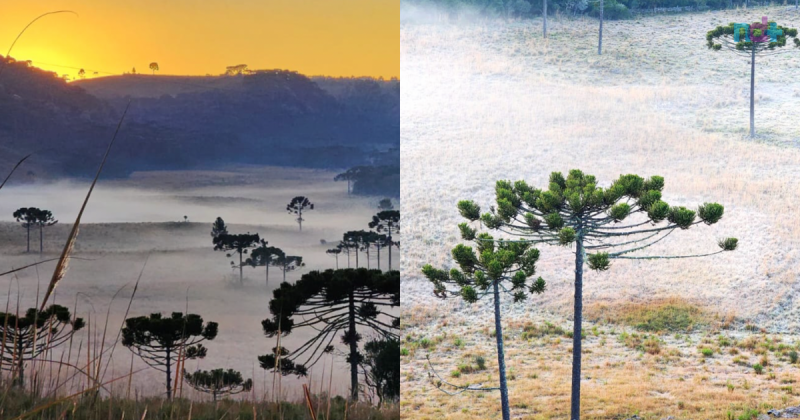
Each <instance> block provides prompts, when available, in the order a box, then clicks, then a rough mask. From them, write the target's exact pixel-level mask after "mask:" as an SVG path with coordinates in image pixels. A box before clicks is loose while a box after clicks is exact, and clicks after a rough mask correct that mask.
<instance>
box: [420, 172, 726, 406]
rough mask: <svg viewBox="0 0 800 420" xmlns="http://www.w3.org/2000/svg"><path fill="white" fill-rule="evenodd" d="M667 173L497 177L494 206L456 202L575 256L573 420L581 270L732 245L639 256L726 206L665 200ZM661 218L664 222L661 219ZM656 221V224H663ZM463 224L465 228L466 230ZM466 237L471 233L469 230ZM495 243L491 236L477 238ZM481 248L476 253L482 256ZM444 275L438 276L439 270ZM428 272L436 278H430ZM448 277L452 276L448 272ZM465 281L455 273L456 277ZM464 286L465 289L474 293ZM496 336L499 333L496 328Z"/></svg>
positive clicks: (486, 220) (497, 226)
mask: <svg viewBox="0 0 800 420" xmlns="http://www.w3.org/2000/svg"><path fill="white" fill-rule="evenodd" d="M663 188H664V178H662V177H660V176H652V177H650V178H649V179H644V178H642V177H640V176H638V175H621V176H620V177H619V178H618V179H617V180H615V181H614V182H613V183H611V185H610V186H609V187H608V188H605V189H604V188H599V187H598V186H597V180H596V179H595V177H594V176H592V175H585V174H584V173H583V172H581V171H579V170H572V171H570V172H569V175H568V176H567V177H566V178H564V176H562V175H561V173H560V172H553V173H552V174H551V175H550V183H549V185H548V189H547V190H541V189H536V188H533V187H531V186H529V185H528V184H527V183H525V181H516V182H514V183H511V182H510V181H497V184H496V186H495V194H496V207H492V208H491V211H490V212H488V213H484V214H481V213H480V207H479V206H478V205H477V204H475V203H474V202H472V201H461V202H459V203H458V206H459V210H460V211H461V215H462V216H464V217H465V218H467V219H468V220H470V221H478V220H480V221H481V223H482V224H483V225H484V226H486V227H487V228H489V229H494V230H498V231H500V232H503V233H506V234H512V235H515V236H516V237H517V239H516V240H515V241H514V242H511V241H503V242H502V244H503V246H511V245H512V244H518V245H517V246H521V245H536V244H547V245H556V246H566V247H572V248H573V250H574V254H575V302H574V304H575V307H574V326H573V339H572V340H573V344H572V405H571V416H570V419H573V420H579V419H580V384H581V383H580V379H581V322H582V319H583V317H582V314H583V268H584V264H588V266H589V268H590V269H592V270H596V271H605V270H608V269H609V268H610V262H611V261H612V260H615V259H636V260H651V259H673V258H692V257H704V256H710V255H716V254H719V253H721V252H725V251H732V250H734V249H736V246H737V240H736V238H727V239H721V240H719V241H718V242H717V245H718V246H719V248H720V249H719V250H717V251H715V252H709V253H703V254H691V255H675V256H664V255H644V256H642V255H639V256H637V255H636V253H637V252H638V251H642V250H645V249H647V248H648V247H650V246H651V245H653V244H656V243H659V242H661V241H662V240H663V239H664V238H666V237H667V236H669V235H671V234H673V233H675V232H681V231H684V230H686V229H689V228H691V227H693V226H696V225H700V224H705V225H712V224H714V223H717V222H718V221H719V220H720V219H721V218H722V215H723V212H724V208H723V206H722V205H720V204H717V203H705V204H703V205H701V206H699V207H698V208H697V210H696V211H695V210H690V209H688V208H686V207H683V206H670V205H669V204H667V203H666V202H664V201H662V200H661V191H662V189H663ZM662 222H663V224H662ZM660 224H661V225H660ZM464 229H465V228H462V234H464ZM466 235H467V236H468V237H471V236H472V235H473V233H472V231H470V230H467V231H466ZM477 239H478V240H479V241H481V242H486V243H489V244H492V243H494V242H496V241H495V240H493V239H491V238H489V237H486V238H485V239H484V238H481V237H480V236H479V237H478V238H477ZM484 252H485V251H481V252H480V255H481V256H482V255H483V254H484ZM467 255H468V257H463V256H461V253H456V252H454V256H455V257H456V260H464V261H466V262H468V263H469V262H470V261H472V259H473V257H472V256H471V255H469V254H467ZM438 275H439V276H441V274H438ZM433 278H437V277H436V276H433ZM451 278H453V276H452V275H451ZM453 280H454V281H456V282H463V280H461V277H460V276H455V278H454V279H453ZM465 287H466V286H462V294H465V295H466V296H473V292H472V291H470V289H468V288H465ZM498 337H500V333H499V331H498Z"/></svg>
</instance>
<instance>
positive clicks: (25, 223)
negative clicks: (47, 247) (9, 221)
mask: <svg viewBox="0 0 800 420" xmlns="http://www.w3.org/2000/svg"><path fill="white" fill-rule="evenodd" d="M39 212H41V210H39V209H37V208H36V207H22V208H20V209H18V210H17V211H15V212H14V214H13V217H14V219H16V220H17V222H20V223H22V227H24V228H25V230H26V231H27V232H28V247H27V250H26V252H31V227H32V226H35V225H36V223H37V222H38V220H39Z"/></svg>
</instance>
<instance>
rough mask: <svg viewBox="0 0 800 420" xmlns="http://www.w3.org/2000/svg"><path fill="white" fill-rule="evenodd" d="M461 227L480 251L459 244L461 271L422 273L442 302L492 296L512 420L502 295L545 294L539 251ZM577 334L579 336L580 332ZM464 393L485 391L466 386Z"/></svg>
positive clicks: (464, 205)
mask: <svg viewBox="0 0 800 420" xmlns="http://www.w3.org/2000/svg"><path fill="white" fill-rule="evenodd" d="M458 207H459V210H460V211H461V213H462V215H463V214H465V212H466V214H468V215H470V216H471V215H473V212H474V211H476V210H477V207H475V206H474V205H472V204H471V203H468V202H464V201H462V202H459V203H458ZM470 220H472V219H470ZM458 228H459V230H460V231H461V237H462V239H464V240H466V241H474V242H475V248H476V249H477V252H476V249H473V248H472V247H471V246H466V245H463V244H459V245H456V247H455V248H453V251H452V256H453V259H454V260H455V261H456V264H458V267H459V268H458V269H456V268H453V269H451V270H449V271H448V270H439V269H436V268H433V267H432V266H431V265H430V264H427V265H425V266H424V267H423V268H422V272H423V274H424V275H425V277H427V278H428V280H430V281H431V283H433V293H434V295H436V296H437V297H440V298H442V299H445V298H448V297H460V298H461V299H463V300H464V301H465V302H467V303H474V302H476V301H478V300H480V299H482V298H484V297H486V296H490V297H491V299H492V300H493V301H494V328H495V332H496V337H495V339H496V341H497V366H498V371H499V374H500V403H501V408H502V414H503V420H509V418H510V415H511V412H510V407H509V403H508V384H507V382H506V363H505V352H504V350H503V324H502V319H501V318H502V317H501V314H500V292H501V291H502V292H505V293H507V294H510V295H512V296H513V298H514V302H515V303H516V302H520V301H523V300H525V299H526V298H527V296H528V294H533V293H536V294H540V293H542V292H544V289H545V282H544V280H543V279H542V278H541V277H539V278H536V279H533V276H534V275H535V274H536V262H537V261H538V260H539V250H538V249H536V248H533V247H532V246H531V245H530V244H527V243H521V242H509V241H502V240H495V239H494V238H492V237H491V236H490V235H489V234H487V233H480V234H478V232H477V231H476V230H475V229H473V228H471V227H470V226H469V225H468V224H467V223H461V224H460V225H458ZM528 280H531V281H530V282H529V281H528ZM507 284H510V287H507V286H506V285H507ZM451 287H452V288H453V289H451ZM578 335H579V336H580V333H579V334H578ZM495 389H496V388H495ZM463 390H484V389H483V388H470V387H465V388H463Z"/></svg>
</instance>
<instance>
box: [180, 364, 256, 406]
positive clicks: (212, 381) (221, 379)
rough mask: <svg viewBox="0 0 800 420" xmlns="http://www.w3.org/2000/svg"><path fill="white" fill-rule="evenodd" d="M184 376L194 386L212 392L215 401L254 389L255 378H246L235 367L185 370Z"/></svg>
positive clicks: (199, 389)
mask: <svg viewBox="0 0 800 420" xmlns="http://www.w3.org/2000/svg"><path fill="white" fill-rule="evenodd" d="M183 378H184V379H185V380H186V382H187V383H188V384H189V386H191V387H192V388H194V389H196V390H198V391H200V392H205V393H207V394H211V397H212V399H213V400H214V401H217V398H219V397H224V396H226V395H236V394H240V393H242V392H247V391H250V390H251V389H253V380H252V379H248V380H246V381H245V380H244V378H242V374H241V373H240V372H238V371H236V370H233V369H228V370H225V369H214V370H210V371H209V370H197V371H195V372H194V373H189V372H186V371H184V372H183Z"/></svg>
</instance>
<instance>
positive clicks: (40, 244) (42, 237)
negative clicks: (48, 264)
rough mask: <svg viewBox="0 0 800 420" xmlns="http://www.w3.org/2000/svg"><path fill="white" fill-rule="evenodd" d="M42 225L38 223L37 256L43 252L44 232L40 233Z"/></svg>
mask: <svg viewBox="0 0 800 420" xmlns="http://www.w3.org/2000/svg"><path fill="white" fill-rule="evenodd" d="M42 230H43V229H42V225H39V256H40V257H41V256H42V254H43V253H44V233H42Z"/></svg>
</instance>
